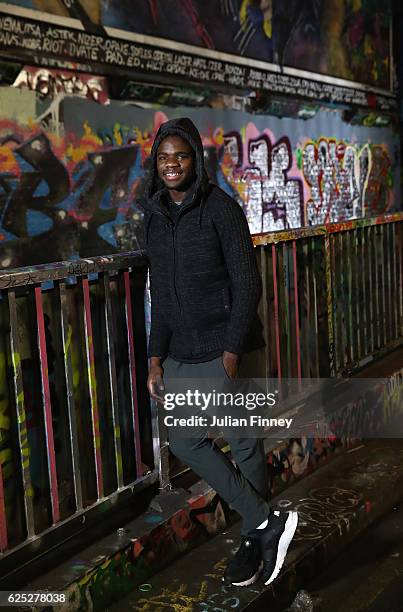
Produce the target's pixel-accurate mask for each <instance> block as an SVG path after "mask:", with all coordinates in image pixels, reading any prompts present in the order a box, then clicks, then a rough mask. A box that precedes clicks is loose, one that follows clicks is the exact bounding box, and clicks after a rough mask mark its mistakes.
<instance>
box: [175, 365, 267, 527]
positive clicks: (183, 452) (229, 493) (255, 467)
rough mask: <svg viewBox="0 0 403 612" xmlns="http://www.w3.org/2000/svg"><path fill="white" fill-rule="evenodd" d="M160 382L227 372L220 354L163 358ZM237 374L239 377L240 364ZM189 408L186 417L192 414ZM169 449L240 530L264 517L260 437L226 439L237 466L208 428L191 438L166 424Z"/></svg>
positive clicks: (264, 465)
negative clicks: (187, 359) (237, 519)
mask: <svg viewBox="0 0 403 612" xmlns="http://www.w3.org/2000/svg"><path fill="white" fill-rule="evenodd" d="M163 368H164V382H165V386H166V388H167V390H169V381H170V379H179V378H189V379H201V378H204V379H209V378H211V379H218V378H223V377H226V376H227V374H226V372H225V369H224V365H223V362H222V358H221V357H217V358H216V359H213V360H211V361H206V362H203V363H182V362H179V361H175V360H174V359H172V358H170V357H167V359H166V360H165V361H164V363H163ZM238 377H242V363H241V369H240V372H239V375H238ZM191 410H194V408H193V407H191V408H189V416H190V415H191V414H192V412H191ZM167 429H168V439H169V448H170V450H171V452H172V453H173V454H174V455H176V456H177V457H178V458H179V459H180V460H181V461H183V462H184V463H186V464H187V465H188V466H189V467H190V468H191V469H192V470H193V471H194V472H195V473H196V474H197V475H198V476H200V477H201V478H203V480H205V481H206V482H207V483H208V484H209V485H210V486H211V487H212V488H213V489H214V490H215V491H216V492H217V493H218V494H219V495H220V497H222V499H224V500H225V501H226V502H227V503H228V504H229V505H230V506H231V507H232V508H233V509H234V510H236V511H237V512H238V513H239V514H240V515H241V517H242V519H243V523H242V533H243V534H244V535H246V534H248V533H249V532H250V531H252V530H253V529H255V528H256V527H257V526H258V525H260V524H261V523H263V521H265V520H266V518H267V516H268V514H269V511H270V508H269V505H268V503H267V498H268V474H267V463H266V456H265V452H264V445H263V440H262V439H246V438H232V439H227V442H228V444H229V445H230V447H231V453H232V457H233V459H234V460H235V462H236V464H237V467H235V466H234V465H233V463H232V462H231V461H230V460H229V459H228V457H227V456H226V455H225V453H223V452H222V451H221V450H220V449H219V448H218V446H217V445H216V444H214V442H213V440H212V439H211V438H209V437H208V428H204V427H197V428H194V429H193V430H192V431H191V433H190V434H188V435H190V436H191V437H184V436H183V435H180V432H179V428H178V429H177V428H175V427H167Z"/></svg>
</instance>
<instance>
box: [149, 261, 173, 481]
mask: <svg viewBox="0 0 403 612" xmlns="http://www.w3.org/2000/svg"><path fill="white" fill-rule="evenodd" d="M144 312H145V322H146V335H147V346H148V339H149V337H150V328H151V293H150V270H149V269H148V271H147V281H146V288H145V292H144ZM150 407H151V429H152V435H153V455H154V467H155V468H156V469H157V471H158V475H159V481H160V490H161V491H165V490H166V489H170V487H171V480H170V475H169V443H168V437H167V432H166V428H165V426H164V425H163V424H162V417H161V410H159V407H158V403H157V402H156V401H155V400H153V399H151V398H150Z"/></svg>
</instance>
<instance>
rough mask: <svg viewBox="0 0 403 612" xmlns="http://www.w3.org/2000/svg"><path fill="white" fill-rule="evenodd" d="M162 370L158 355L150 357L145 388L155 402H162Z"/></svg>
mask: <svg viewBox="0 0 403 612" xmlns="http://www.w3.org/2000/svg"><path fill="white" fill-rule="evenodd" d="M163 375H164V370H163V369H162V366H161V360H160V358H159V357H151V361H150V371H149V374H148V378H147V389H148V391H149V393H150V395H151V397H152V398H153V399H154V400H156V401H157V402H160V403H162V404H163V403H164V397H163V393H164V380H163Z"/></svg>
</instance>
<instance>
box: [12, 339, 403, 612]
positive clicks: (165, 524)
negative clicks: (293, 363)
mask: <svg viewBox="0 0 403 612" xmlns="http://www.w3.org/2000/svg"><path fill="white" fill-rule="evenodd" d="M382 364H384V365H383V368H384V371H382V376H383V377H385V378H384V380H383V381H381V382H376V381H375V382H374V381H371V382H370V381H368V385H369V387H371V393H370V394H369V393H367V392H366V393H365V394H364V395H363V396H362V397H357V398H356V400H354V401H353V402H350V403H349V404H348V405H346V406H343V407H342V415H341V416H340V419H341V420H342V422H347V423H349V422H350V421H352V419H353V418H354V421H353V422H355V421H357V422H361V420H362V419H363V418H364V416H365V417H367V416H368V413H369V415H370V418H371V423H372V425H373V433H375V432H378V431H380V428H381V427H384V426H385V423H387V422H389V423H390V422H391V421H392V420H393V419H394V418H395V417H396V415H399V414H400V413H401V412H403V401H402V397H403V384H402V380H403V349H401V350H400V351H395V352H394V353H393V354H392V355H390V356H388V357H386V358H385V359H383V360H382V362H378V363H377V364H371V366H369V367H368V366H367V368H366V371H367V370H368V375H369V377H370V378H373V379H375V378H376V377H377V375H378V372H379V367H380V366H381V365H382ZM360 375H361V374H360ZM369 387H368V388H369ZM367 390H368V389H367V388H366V391H367ZM369 402H370V403H371V405H372V406H375V408H374V409H371V410H370V409H369ZM353 429H354V428H353ZM346 431H347V430H346ZM354 431H355V430H354ZM394 431H395V430H394V429H392V435H395V434H394V433H393V432H394ZM389 435H390V434H389ZM397 435H398V434H396V436H397ZM402 438H403V435H402ZM266 442H267V443H268V446H267V448H266V450H267V462H268V468H269V478H270V492H271V497H272V498H273V497H275V496H277V497H278V498H279V499H284V498H286V499H288V491H289V489H290V487H293V490H294V486H296V485H297V486H299V485H303V481H304V479H306V478H308V477H309V478H310V476H309V475H310V474H311V475H313V474H315V473H316V471H318V473H319V472H321V471H322V469H327V467H329V468H330V467H331V465H332V463H333V462H334V461H339V460H340V459H341V457H342V456H343V453H345V452H346V451H349V450H353V449H354V448H355V447H357V446H358V445H360V444H361V440H360V439H359V438H357V435H356V434H355V435H354V437H351V434H348V433H345V434H343V437H342V438H337V437H334V436H333V437H325V438H321V437H314V438H306V437H305V438H301V439H295V438H293V439H284V440H278V439H269V440H266ZM371 444H372V443H371ZM385 445H386V446H387V442H385ZM339 482H340V481H339ZM330 485H331V486H333V483H332V482H331V481H330V480H329V486H330ZM338 486H341V488H345V487H344V485H343V484H340V485H338ZM300 498H301V496H300ZM300 498H298V499H300ZM159 501H161V508H160V509H158V508H157V506H158V503H157V502H159ZM289 501H291V498H290V500H289ZM155 502H156V503H154V508H151V507H150V509H149V510H148V511H147V512H146V513H144V514H143V515H141V516H140V517H139V518H137V519H135V520H132V521H130V522H126V523H124V524H122V527H121V528H120V529H118V530H117V531H116V530H115V531H113V532H111V531H110V530H109V531H108V530H107V529H105V532H104V533H105V535H104V536H103V537H102V538H100V539H98V540H97V541H95V542H93V543H92V544H91V545H85V544H83V546H82V548H81V549H80V551H79V553H77V552H72V551H70V552H67V554H66V556H65V561H63V563H60V561H58V562H57V563H54V564H50V565H49V566H48V568H47V569H46V570H45V571H43V572H41V573H40V575H38V577H37V578H33V579H30V580H29V584H26V580H24V581H20V582H17V581H15V583H13V584H12V583H11V582H9V584H7V588H15V589H20V590H21V589H22V588H23V589H26V590H33V591H35V590H43V589H45V590H48V591H62V592H63V593H65V595H66V600H67V601H66V607H65V609H66V610H68V612H81V611H82V610H93V611H94V612H101V611H102V610H104V609H105V607H106V606H107V605H109V604H112V603H114V602H116V601H117V600H118V599H121V598H123V597H124V596H125V595H126V594H128V593H130V592H132V591H133V590H136V589H137V588H138V587H139V585H141V584H143V583H147V584H148V583H149V582H150V580H151V579H152V577H153V576H154V575H155V574H156V573H157V572H160V571H161V570H162V569H164V568H165V567H169V566H170V564H172V563H174V562H175V561H176V560H177V559H178V558H179V557H181V556H182V555H185V554H186V555H188V554H189V553H190V551H192V550H193V549H196V548H197V547H200V546H202V545H205V544H206V542H208V541H209V540H210V539H211V538H214V540H213V541H212V542H211V543H210V544H209V546H211V547H212V550H214V548H215V547H216V546H217V544H216V539H215V538H216V537H217V534H220V533H222V532H223V531H228V529H231V528H232V526H233V525H234V522H235V521H236V520H239V517H238V516H237V515H236V513H235V512H233V511H231V510H230V509H229V508H228V506H227V505H226V504H225V503H224V502H223V501H222V500H221V499H220V498H219V497H218V496H217V494H216V493H215V492H214V491H213V490H212V489H211V488H210V487H209V486H208V485H207V484H206V483H204V482H202V481H201V482H199V483H197V484H196V485H194V486H193V487H191V488H190V489H189V490H186V491H185V490H183V489H179V490H174V491H172V492H171V493H165V494H164V495H163V496H162V497H161V499H160V500H159V499H156V500H155ZM310 503H313V502H310ZM315 503H316V504H318V503H319V502H318V500H316V501H315ZM228 539H231V538H228ZM217 541H218V540H217ZM220 542H221V540H220ZM221 545H222V544H219V546H221ZM234 546H235V544H234ZM195 552H196V551H195ZM60 557H61V554H59V558H60ZM186 558H187V557H186ZM185 563H186V561H185ZM146 588H148V587H146ZM171 607H172V606H171ZM37 609H38V610H39V609H40V608H37ZM47 609H48V608H47ZM56 609H57V610H58V612H62V610H61V608H60V607H57V608H55V610H56ZM139 609H141V608H139ZM144 609H147V608H144ZM152 609H155V610H156V609H157V608H152ZM160 609H161V610H162V609H163V608H160ZM167 609H168V610H170V609H171V608H169V607H168V608H167ZM187 609H189V610H190V609H191V608H187ZM197 609H200V608H197ZM177 610H180V611H181V612H183V610H186V608H184V607H183V606H182V608H177Z"/></svg>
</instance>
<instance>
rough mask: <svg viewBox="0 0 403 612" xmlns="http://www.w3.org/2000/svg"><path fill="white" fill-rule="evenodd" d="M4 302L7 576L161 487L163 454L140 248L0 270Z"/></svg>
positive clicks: (1, 470)
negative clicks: (46, 546)
mask: <svg viewBox="0 0 403 612" xmlns="http://www.w3.org/2000/svg"><path fill="white" fill-rule="evenodd" d="M0 296H1V299H0V377H1V378H0V434H1V438H0V444H1V446H0V549H1V555H0V573H1V574H3V571H2V570H3V568H6V569H7V570H9V569H10V559H9V557H10V556H11V555H12V554H13V553H14V556H15V553H16V552H17V551H21V549H23V548H24V547H25V548H27V546H28V545H31V548H32V544H36V549H37V548H38V546H40V545H41V542H42V540H43V539H44V537H45V536H46V535H49V532H51V531H52V530H55V529H56V528H61V527H63V526H67V527H69V526H70V527H71V525H70V523H71V522H72V521H73V520H76V519H77V518H80V517H81V521H84V520H85V518H86V515H88V513H90V512H91V511H93V510H95V509H100V508H101V507H102V506H105V507H107V506H111V505H114V504H115V503H116V501H117V499H118V498H119V497H120V496H122V495H126V497H128V496H130V495H131V494H132V493H133V492H137V491H138V490H139V489H140V488H143V487H145V486H148V485H150V484H152V483H155V482H158V480H159V474H160V450H159V435H158V419H157V416H156V411H155V407H154V406H150V403H149V399H148V394H147V391H146V379H147V366H148V362H147V351H146V345H147V328H148V326H149V319H150V308H149V305H150V300H149V291H148V285H147V264H146V258H145V256H144V254H143V253H142V252H137V253H130V254H121V255H113V256H108V257H96V258H93V259H90V260H78V261H73V262H64V263H56V264H50V265H46V266H35V267H33V268H29V269H28V268H26V269H18V270H13V271H10V272H2V273H0ZM20 556H21V555H20ZM26 556H27V555H25V557H26ZM25 557H23V558H25ZM28 557H29V554H28Z"/></svg>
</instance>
